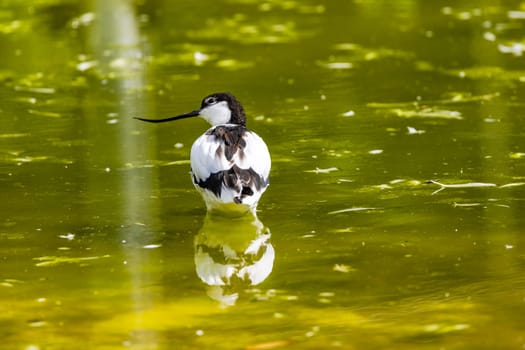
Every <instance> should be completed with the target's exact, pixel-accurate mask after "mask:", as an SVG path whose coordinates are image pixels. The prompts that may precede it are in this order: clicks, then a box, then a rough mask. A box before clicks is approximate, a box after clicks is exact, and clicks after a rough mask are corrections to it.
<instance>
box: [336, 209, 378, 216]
mask: <svg viewBox="0 0 525 350" xmlns="http://www.w3.org/2000/svg"><path fill="white" fill-rule="evenodd" d="M375 210H382V208H370V207H362V208H361V207H352V208H346V209H341V210H334V211H331V212H328V215H333V214H342V213H351V212H355V211H375Z"/></svg>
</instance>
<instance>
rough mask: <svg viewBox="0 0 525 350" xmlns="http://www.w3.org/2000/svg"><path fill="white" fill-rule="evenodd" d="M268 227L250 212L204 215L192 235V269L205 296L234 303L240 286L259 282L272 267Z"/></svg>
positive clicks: (266, 275)
mask: <svg viewBox="0 0 525 350" xmlns="http://www.w3.org/2000/svg"><path fill="white" fill-rule="evenodd" d="M270 237H271V234H270V229H269V228H268V227H265V226H264V224H263V223H262V222H261V221H260V220H259V219H258V218H257V217H256V216H254V215H251V214H249V215H245V216H242V217H238V218H225V217H218V216H214V215H210V214H208V215H206V217H205V219H204V223H203V225H202V227H201V229H200V231H199V233H198V234H197V235H196V236H195V240H194V248H195V270H196V272H197V275H198V276H199V278H200V279H201V281H202V282H204V284H205V285H206V290H207V294H208V296H210V297H211V298H212V299H214V300H217V301H219V302H220V303H221V304H223V305H224V306H231V305H234V304H235V303H236V302H237V300H238V299H239V297H240V295H241V294H242V293H243V291H244V290H246V289H248V288H250V287H252V286H256V285H258V284H260V283H262V282H263V281H264V280H266V278H268V276H269V275H270V273H271V272H272V269H273V262H274V259H275V250H274V248H273V246H272V244H271V242H270Z"/></svg>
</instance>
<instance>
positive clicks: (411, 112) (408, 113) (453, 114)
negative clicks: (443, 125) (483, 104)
mask: <svg viewBox="0 0 525 350" xmlns="http://www.w3.org/2000/svg"><path fill="white" fill-rule="evenodd" d="M390 112H391V113H392V114H394V115H396V116H398V117H402V118H442V119H457V120H461V119H463V117H462V116H461V112H459V111H451V110H446V109H434V108H423V109H399V108H396V109H392V110H390Z"/></svg>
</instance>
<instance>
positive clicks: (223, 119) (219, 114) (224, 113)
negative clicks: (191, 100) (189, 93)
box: [200, 101, 232, 126]
mask: <svg viewBox="0 0 525 350" xmlns="http://www.w3.org/2000/svg"><path fill="white" fill-rule="evenodd" d="M231 114H232V112H231V111H230V108H229V107H228V103H227V102H226V101H221V102H219V103H216V104H214V105H212V106H209V107H206V108H204V109H202V110H201V112H200V116H201V117H202V119H204V120H206V121H207V122H208V123H210V124H211V125H213V126H216V125H221V124H227V123H228V122H229V121H230V119H231Z"/></svg>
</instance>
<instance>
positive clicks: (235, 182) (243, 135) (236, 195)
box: [135, 92, 271, 214]
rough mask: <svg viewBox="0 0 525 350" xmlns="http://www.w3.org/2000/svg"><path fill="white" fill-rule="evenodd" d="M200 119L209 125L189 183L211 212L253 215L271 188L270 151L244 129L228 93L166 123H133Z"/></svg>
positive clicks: (193, 156)
mask: <svg viewBox="0 0 525 350" xmlns="http://www.w3.org/2000/svg"><path fill="white" fill-rule="evenodd" d="M192 117H201V118H202V119H204V120H205V121H207V122H208V123H209V124H211V128H209V129H208V130H207V131H206V132H205V133H204V134H202V135H201V136H200V137H199V138H197V139H196V140H195V142H194V143H193V145H192V147H191V152H190V166H191V178H192V181H193V185H194V186H195V188H196V189H197V190H198V191H199V192H200V193H201V195H202V197H203V199H204V202H205V204H206V208H207V210H208V211H209V212H223V213H224V212H226V213H241V214H243V213H246V212H251V213H253V214H255V212H256V209H257V204H258V203H259V199H260V198H261V196H262V194H263V193H264V192H265V191H266V189H267V187H268V185H269V184H270V179H269V175H270V168H271V157H270V152H269V151H268V146H267V145H266V143H265V142H264V140H263V139H262V138H261V137H260V136H259V135H257V134H256V133H255V132H253V131H251V130H249V129H248V128H247V127H246V115H245V113H244V108H243V106H242V104H241V103H240V102H239V100H238V99H237V98H236V97H235V96H233V95H232V94H231V93H229V92H217V93H213V94H210V95H208V96H206V97H205V98H204V99H203V100H202V102H201V106H200V108H199V109H196V110H194V111H191V112H188V113H185V114H181V115H177V116H174V117H169V118H165V119H148V118H142V117H135V119H138V120H141V121H145V122H150V123H162V122H168V121H173V120H180V119H186V118H192Z"/></svg>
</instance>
